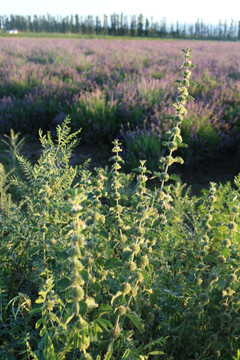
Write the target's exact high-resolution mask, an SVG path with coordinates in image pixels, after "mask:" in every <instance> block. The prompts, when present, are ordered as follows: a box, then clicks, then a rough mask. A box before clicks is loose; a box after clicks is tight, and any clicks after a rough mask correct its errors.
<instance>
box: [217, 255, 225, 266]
mask: <svg viewBox="0 0 240 360" xmlns="http://www.w3.org/2000/svg"><path fill="white" fill-rule="evenodd" d="M217 262H218V263H219V264H223V263H225V262H226V259H225V257H224V256H223V255H218V257H217Z"/></svg>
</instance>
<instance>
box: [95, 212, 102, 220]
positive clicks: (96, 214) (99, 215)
mask: <svg viewBox="0 0 240 360" xmlns="http://www.w3.org/2000/svg"><path fill="white" fill-rule="evenodd" d="M100 217H101V214H100V213H99V212H96V213H95V214H94V220H95V221H98V220H99V219H100Z"/></svg>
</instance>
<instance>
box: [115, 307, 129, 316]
mask: <svg viewBox="0 0 240 360" xmlns="http://www.w3.org/2000/svg"><path fill="white" fill-rule="evenodd" d="M126 312H127V308H126V307H125V306H123V305H122V306H120V307H119V308H118V310H117V314H118V315H125V314H126Z"/></svg>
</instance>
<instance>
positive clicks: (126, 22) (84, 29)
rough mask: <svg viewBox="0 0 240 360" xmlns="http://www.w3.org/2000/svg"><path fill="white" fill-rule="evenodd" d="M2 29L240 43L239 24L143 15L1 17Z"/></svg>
mask: <svg viewBox="0 0 240 360" xmlns="http://www.w3.org/2000/svg"><path fill="white" fill-rule="evenodd" d="M0 29H1V30H2V31H8V30H11V29H17V30H18V31H20V32H33V33H40V32H47V33H63V34H65V33H73V34H82V35H95V34H96V35H111V36H133V37H135V36H139V37H160V38H166V37H170V38H194V39H215V40H216V39H218V40H240V21H237V22H236V21H233V20H232V21H231V22H230V23H227V21H224V22H223V21H221V20H220V21H219V23H218V24H217V25H213V24H206V23H204V22H203V20H200V19H199V20H197V21H196V23H194V24H180V23H179V22H176V23H175V24H168V23H167V21H166V18H163V19H161V20H160V21H156V22H155V21H153V17H152V18H150V19H148V18H144V16H143V15H142V14H140V15H138V16H136V15H133V16H125V15H124V14H120V15H119V14H112V15H111V16H107V15H104V16H103V19H100V17H99V16H96V17H94V16H91V15H89V16H87V17H83V16H79V15H71V16H66V17H60V16H56V17H54V16H51V15H46V16H45V15H41V16H37V15H34V16H20V15H9V16H6V15H3V16H0Z"/></svg>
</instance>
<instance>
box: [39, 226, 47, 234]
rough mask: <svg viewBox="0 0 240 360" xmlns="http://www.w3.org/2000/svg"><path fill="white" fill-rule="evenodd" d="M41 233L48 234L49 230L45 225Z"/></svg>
mask: <svg viewBox="0 0 240 360" xmlns="http://www.w3.org/2000/svg"><path fill="white" fill-rule="evenodd" d="M40 231H41V232H42V233H46V232H47V231H48V228H47V227H46V226H45V225H44V226H42V227H40Z"/></svg>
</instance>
